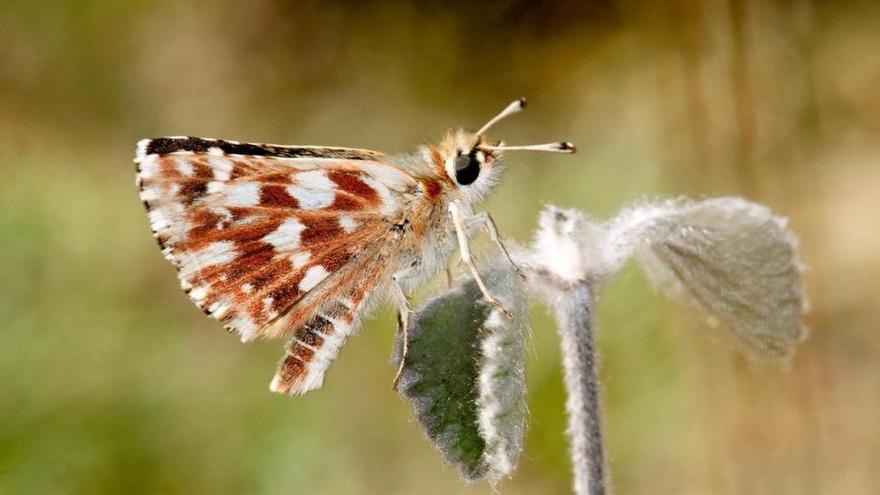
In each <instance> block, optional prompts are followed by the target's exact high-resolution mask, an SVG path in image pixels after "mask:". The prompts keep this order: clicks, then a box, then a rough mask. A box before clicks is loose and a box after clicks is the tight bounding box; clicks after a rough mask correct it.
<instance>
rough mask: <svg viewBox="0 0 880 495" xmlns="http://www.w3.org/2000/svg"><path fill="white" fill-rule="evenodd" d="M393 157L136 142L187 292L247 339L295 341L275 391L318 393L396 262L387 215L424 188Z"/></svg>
mask: <svg viewBox="0 0 880 495" xmlns="http://www.w3.org/2000/svg"><path fill="white" fill-rule="evenodd" d="M386 160H387V159H386V158H384V155H381V154H379V153H376V152H371V151H366V150H353V149H347V148H317V147H284V146H275V145H258V144H248V143H235V142H231V141H222V140H208V139H199V138H161V139H155V140H145V141H142V142H141V143H139V145H138V155H137V158H136V159H135V161H136V163H137V165H138V173H137V183H138V185H139V187H140V190H141V192H140V195H141V199H142V200H143V201H144V204H145V206H146V208H147V211H148V214H149V217H150V224H151V227H152V229H153V232H154V235H155V237H156V238H157V240H158V241H159V244H160V246H161V247H162V252H163V254H164V255H165V257H166V258H167V259H168V260H169V261H171V262H172V263H173V264H174V265H175V266H176V267H177V270H178V276H179V278H180V281H181V285H182V287H183V288H184V290H186V291H187V293H188V294H189V296H190V298H191V299H192V300H193V301H194V302H195V303H196V304H197V305H198V306H199V307H200V308H201V309H202V310H204V311H205V312H206V313H207V314H209V315H211V316H212V317H214V318H216V319H218V320H220V321H222V322H223V323H224V325H225V326H226V328H227V329H229V330H231V331H235V332H236V333H238V334H239V335H240V336H241V339H242V340H243V341H248V340H252V339H255V338H261V337H262V338H279V337H290V339H291V340H290V342H289V343H288V346H287V354H286V357H285V359H284V361H282V369H281V370H280V371H279V375H278V376H276V380H274V381H273V385H272V388H273V390H277V391H285V392H290V393H295V392H305V391H307V390H311V389H314V388H318V387H319V386H320V384H321V380H322V378H323V373H324V370H325V369H326V368H327V367H328V366H329V364H330V362H331V361H332V359H333V358H334V357H335V356H336V354H337V353H338V350H339V348H340V347H341V345H342V343H343V341H344V340H345V338H346V337H347V336H348V335H350V334H351V333H353V332H354V330H355V329H356V325H357V315H358V313H359V312H360V311H361V310H362V309H363V307H364V305H365V304H366V300H367V297H368V295H369V294H370V292H371V289H373V288H374V287H375V286H376V285H377V284H380V283H381V282H382V281H383V280H385V279H387V276H388V275H390V271H391V270H393V269H394V261H395V260H394V259H393V257H390V256H388V251H389V238H388V235H387V234H388V232H389V228H390V225H391V223H390V222H391V221H390V219H391V218H393V217H394V214H395V213H396V212H397V210H398V209H399V204H398V201H397V199H396V198H397V196H398V195H399V193H401V192H404V191H406V190H408V189H410V188H412V187H414V186H415V184H416V183H415V180H414V179H413V178H412V177H411V176H410V175H408V174H406V173H405V172H403V171H402V170H400V169H398V168H396V167H393V166H391V165H389V164H388V163H387V161H386ZM296 365H298V366H296Z"/></svg>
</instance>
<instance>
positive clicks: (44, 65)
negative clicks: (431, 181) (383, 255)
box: [0, 0, 880, 495]
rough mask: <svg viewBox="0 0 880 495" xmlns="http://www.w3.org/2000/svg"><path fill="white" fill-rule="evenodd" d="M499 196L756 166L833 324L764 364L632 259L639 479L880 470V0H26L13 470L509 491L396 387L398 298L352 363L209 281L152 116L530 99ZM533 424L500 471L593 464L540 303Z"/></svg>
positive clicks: (456, 110) (499, 202)
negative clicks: (581, 441)
mask: <svg viewBox="0 0 880 495" xmlns="http://www.w3.org/2000/svg"><path fill="white" fill-rule="evenodd" d="M519 96H527V97H529V98H530V108H529V110H528V111H527V112H526V113H525V114H523V115H521V116H517V117H515V118H513V119H511V120H509V121H508V122H505V123H504V124H503V125H502V126H499V128H498V129H497V130H496V131H495V134H496V135H499V136H500V137H503V138H504V139H506V140H507V141H509V142H514V143H525V142H541V141H548V140H554V139H567V140H571V141H574V142H576V143H577V144H578V145H579V148H580V153H579V154H578V155H576V157H575V158H569V157H558V156H540V155H527V154H520V155H514V156H510V157H509V160H508V165H509V169H508V172H507V176H506V180H505V183H504V184H503V185H502V186H501V187H500V188H499V190H498V192H497V194H496V195H495V196H494V197H493V198H492V199H491V200H490V201H489V202H488V204H487V205H486V208H487V209H489V210H491V211H492V212H493V213H494V215H495V216H496V218H497V219H498V222H499V225H500V228H501V229H502V231H503V232H505V233H506V234H507V235H510V236H512V237H514V238H516V239H518V240H520V241H526V240H528V238H529V236H530V232H531V228H532V226H533V225H534V221H535V216H536V214H537V212H538V211H539V209H540V208H541V205H542V204H543V203H544V202H553V203H556V204H558V205H561V206H567V207H578V208H582V209H584V210H585V211H587V212H590V213H591V214H594V215H596V216H599V217H607V216H609V215H612V214H613V213H614V212H615V211H617V210H618V209H619V208H620V207H621V206H622V205H624V204H626V203H627V202H630V201H633V200H636V199H638V198H640V197H643V196H647V197H655V196H676V195H682V194H683V195H689V196H694V197H700V196H710V195H725V194H727V195H743V196H746V197H747V198H749V199H752V200H756V201H759V202H763V203H766V204H768V205H770V206H771V207H772V208H773V209H774V210H775V211H776V212H778V213H779V214H781V215H784V216H787V217H789V218H790V222H791V226H792V227H793V228H794V229H795V230H796V231H797V232H798V233H799V235H800V237H801V241H802V246H803V251H804V256H805V258H806V261H807V263H808V265H809V272H808V274H807V286H808V290H809V295H810V299H811V301H812V310H811V312H810V314H809V315H808V317H807V323H808V325H809V327H810V329H811V334H812V335H811V337H810V338H809V340H807V341H806V342H805V343H804V344H803V345H802V346H801V348H800V349H799V352H798V355H797V356H796V359H795V360H794V362H793V365H792V366H791V369H790V370H789V371H787V372H786V371H781V370H777V369H775V368H773V367H764V366H754V365H750V364H749V363H748V362H746V361H745V360H744V359H743V358H742V357H740V356H739V355H737V354H736V353H734V352H733V351H732V350H731V349H730V348H729V347H727V346H725V345H723V344H722V343H721V340H722V339H718V338H713V333H714V332H713V331H711V330H710V329H709V328H707V327H706V325H705V324H704V322H703V321H701V320H700V319H699V318H697V317H695V316H693V315H692V314H691V313H689V312H688V311H686V310H685V309H683V308H682V307H681V306H679V305H677V304H674V303H671V302H670V301H667V300H665V299H664V298H663V297H662V296H661V295H659V294H657V293H656V292H655V291H654V290H653V289H652V288H651V287H650V286H649V284H648V283H647V282H646V280H645V278H644V277H643V276H642V274H641V273H640V272H639V271H638V270H637V269H636V268H634V267H630V268H628V269H627V270H626V271H625V272H624V273H623V275H622V276H620V277H619V278H618V279H617V280H616V281H615V282H614V283H612V284H611V286H610V287H608V289H607V291H606V292H605V295H604V297H603V298H602V300H601V302H600V311H599V313H600V314H599V320H600V326H601V331H602V335H601V338H600V342H599V345H600V348H601V351H602V358H603V360H602V366H603V369H602V375H603V386H604V390H603V392H604V397H605V406H606V417H607V424H606V431H607V438H608V448H609V451H610V460H611V470H612V481H613V485H614V487H615V489H616V490H615V491H616V492H617V493H620V494H640V493H644V494H648V493H652V494H654V493H676V494H707V493H712V494H829V493H834V494H874V493H878V491H880V366H878V360H880V323H878V321H880V320H878V314H877V312H878V309H877V303H878V300H880V298H878V291H877V288H876V287H877V281H878V280H880V263H878V262H877V253H878V250H880V232H878V231H880V229H878V226H877V222H878V219H880V214H878V211H880V198H878V196H880V166H878V164H880V4H878V3H877V2H876V1H863V2H809V1H796V0H792V1H786V2H770V1H758V0H753V1H747V2H737V1H723V0H717V1H716V0H713V1H707V2H690V1H687V0H681V1H679V0H668V1H662V0H661V1H652V2H634V1H616V2H574V1H572V2H563V3H560V4H556V5H541V6H539V5H537V4H535V3H531V2H525V1H502V2H475V3H469V4H467V5H464V4H463V5H460V6H455V7H453V6H448V5H446V4H444V3H442V2H436V1H429V2H416V1H412V2H395V3H393V4H391V3H389V4H384V3H372V2H352V3H350V4H345V3H332V2H302V3H299V2H292V3H289V4H287V3H283V2H273V1H268V0H258V1H251V2H242V3H240V4H237V3H233V2H228V1H223V2H177V1H136V2H112V1H108V0H103V1H100V0H79V1H64V0H46V1H42V2H31V1H24V0H4V2H3V3H2V5H0V171H2V182H0V280H2V284H0V287H2V288H0V328H2V332H0V339H2V340H0V493H4V494H5V493H10V494H31V493H53V494H64V493H71V494H75V493H90V494H91V493H114V494H115V493H181V494H197V493H205V494H208V493H211V494H214V493H279V494H280V493H284V494H291V493H292V494H299V493H303V494H305V493H309V494H334V493H375V494H394V493H419V494H421V495H430V494H441V493H443V494H449V493H492V491H491V489H490V488H489V487H488V486H487V485H485V484H476V485H473V486H470V487H468V486H465V485H464V484H463V483H462V482H460V481H459V479H458V478H457V475H456V473H455V471H454V470H453V469H452V468H450V467H448V466H444V465H443V463H442V462H441V460H440V457H439V456H438V454H437V452H436V451H435V450H434V448H433V447H432V446H431V445H430V444H429V443H428V441H427V440H426V439H425V437H424V436H423V435H422V433H421V432H420V431H419V430H418V427H417V426H416V425H415V424H414V422H413V420H412V419H411V417H410V413H409V410H408V406H407V405H406V404H405V403H404V402H403V401H402V400H401V399H400V398H399V397H398V396H397V395H396V394H395V393H394V392H392V390H391V389H390V383H391V378H392V375H393V368H392V366H391V365H390V363H389V357H390V353H391V342H392V339H393V328H394V327H393V324H392V319H391V315H390V313H389V311H388V310H387V309H383V310H382V311H380V312H379V313H378V314H377V315H375V316H374V317H372V318H371V319H370V321H369V323H368V324H367V325H366V326H365V328H364V329H363V331H362V332H361V334H360V335H359V336H357V337H355V338H354V339H352V340H351V341H350V342H349V344H348V346H347V347H346V348H345V350H344V351H343V353H342V355H341V357H340V359H339V360H338V362H337V363H336V364H335V365H334V366H333V367H332V368H331V369H330V371H329V373H328V376H327V379H326V381H325V388H324V389H323V390H321V391H320V392H317V393H312V394H310V395H308V396H306V397H302V398H297V399H289V398H286V397H282V396H276V395H273V394H270V393H269V392H268V391H267V388H266V387H267V384H268V381H269V379H270V378H271V375H272V373H273V370H274V365H275V362H276V359H277V358H278V356H279V351H280V348H279V346H278V345H277V344H274V343H262V344H252V345H241V344H239V343H238V341H237V339H236V338H235V337H234V336H232V335H227V334H225V333H224V332H223V331H222V330H221V329H220V326H219V325H218V324H216V323H215V322H213V321H210V320H209V319H207V318H205V317H204V316H203V315H202V314H201V312H200V311H199V310H197V309H196V308H195V307H194V306H193V305H192V304H191V303H190V302H189V301H188V300H187V298H186V297H184V295H183V293H182V292H181V291H180V290H179V288H178V286H177V281H176V279H175V276H174V272H173V269H172V268H171V267H170V266H169V265H168V264H167V263H166V262H165V261H164V260H163V259H162V257H161V255H160V253H159V250H158V249H157V248H156V245H155V242H154V241H153V240H152V239H151V237H150V232H149V229H148V226H147V221H146V216H145V214H144V212H143V211H142V205H141V203H140V201H139V200H138V197H137V194H136V191H135V188H134V167H133V165H132V163H131V159H132V156H133V153H134V144H135V142H136V141H137V140H138V139H140V138H142V137H147V136H157V135H179V134H185V135H197V136H216V137H227V138H231V139H238V140H254V141H264V142H278V143H291V144H293V143H298V144H326V145H340V146H355V147H366V148H374V149H378V150H384V151H409V150H411V149H413V147H414V146H415V145H416V144H418V143H420V142H424V141H425V140H431V139H436V138H437V137H438V136H439V135H440V134H441V133H442V132H443V131H444V130H446V128H448V127H450V126H453V125H464V126H469V127H472V128H473V127H476V126H478V125H480V124H481V123H483V122H484V121H485V120H486V119H487V118H488V117H489V116H491V115H492V114H493V113H494V112H495V111H497V110H499V109H500V108H502V107H503V106H504V105H505V104H506V103H508V101H510V100H511V99H513V98H516V97H519ZM534 333H535V337H534V352H530V362H529V366H530V368H529V387H530V404H531V419H530V430H529V434H528V438H527V443H526V451H525V454H524V456H523V459H522V462H521V464H520V467H519V470H518V471H517V473H516V476H515V477H514V479H512V480H510V481H507V482H506V483H504V484H503V485H502V487H501V491H502V492H503V493H509V494H526V493H529V494H534V493H565V492H567V491H568V489H569V488H568V487H569V465H568V460H567V457H566V453H565V448H566V446H565V441H564V438H563V436H562V430H563V427H564V415H563V393H562V385H561V378H560V369H559V368H560V365H559V354H558V343H557V340H556V337H555V332H554V330H553V327H552V326H551V325H549V323H548V320H547V318H546V315H545V314H544V313H542V312H541V311H540V310H539V311H536V314H535V318H534Z"/></svg>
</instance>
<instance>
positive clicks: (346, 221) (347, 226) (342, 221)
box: [339, 215, 360, 234]
mask: <svg viewBox="0 0 880 495" xmlns="http://www.w3.org/2000/svg"><path fill="white" fill-rule="evenodd" d="M358 225H360V224H358V222H357V220H355V219H354V218H351V217H350V216H348V215H342V216H340V217H339V226H340V227H342V230H344V231H345V233H346V234H351V233H352V232H354V231H355V229H357V228H358Z"/></svg>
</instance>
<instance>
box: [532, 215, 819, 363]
mask: <svg viewBox="0 0 880 495" xmlns="http://www.w3.org/2000/svg"><path fill="white" fill-rule="evenodd" d="M535 248H536V249H535V253H536V254H535V255H533V258H534V259H536V260H538V261H536V264H539V265H541V266H543V267H544V268H545V269H547V270H548V271H550V272H551V273H553V274H554V275H555V276H556V277H557V278H559V279H560V280H566V281H574V280H591V281H597V282H602V281H604V280H607V279H608V278H610V277H611V276H612V275H613V274H614V273H616V272H617V271H618V270H619V269H620V268H621V267H622V266H623V265H624V263H626V261H627V260H628V259H630V258H632V257H635V258H636V259H638V260H639V261H640V262H641V264H642V266H643V267H644V268H645V270H646V271H647V273H648V275H649V277H650V278H651V279H652V280H653V281H654V282H655V283H658V284H659V285H661V286H662V287H664V288H665V289H667V290H668V292H669V293H670V294H672V295H676V296H682V297H683V298H684V299H686V300H688V301H690V302H692V303H693V304H694V305H695V306H696V307H698V308H700V309H702V310H704V311H705V312H707V313H708V314H709V316H710V319H709V321H710V322H712V323H715V322H717V323H719V324H723V325H724V326H725V327H726V328H728V329H729V330H731V332H730V334H731V335H732V336H733V337H734V340H735V342H737V343H739V344H740V345H741V347H742V348H743V349H744V350H746V351H749V352H750V353H751V354H758V355H761V356H765V357H781V358H784V357H788V356H790V355H791V354H792V353H793V351H794V347H795V345H797V343H798V342H800V341H801V340H802V339H803V337H804V334H805V331H804V329H803V327H802V325H801V315H802V313H803V311H804V307H805V305H806V304H805V302H804V299H803V296H802V294H801V271H802V264H801V261H800V257H799V253H798V249H797V241H796V239H795V238H794V236H793V234H791V232H790V231H789V230H788V229H787V228H786V222H785V220H784V219H782V218H779V217H777V216H775V215H773V212H771V211H770V210H769V209H768V208H766V207H764V206H761V205H758V204H755V203H751V202H749V201H745V200H743V199H740V198H714V199H708V200H703V201H683V200H677V201H664V202H659V203H643V204H639V205H636V206H632V207H630V208H627V209H625V210H623V211H622V212H621V213H620V214H619V215H618V216H617V217H615V218H614V219H612V220H611V221H609V222H606V223H600V222H596V221H593V220H592V219H590V218H589V217H587V216H585V215H583V214H581V213H580V212H578V211H576V210H562V209H558V208H555V207H552V206H551V207H548V208H546V209H545V211H544V212H542V214H541V218H540V221H539V230H538V234H537V236H536V242H535Z"/></svg>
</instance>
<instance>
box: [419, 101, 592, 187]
mask: <svg viewBox="0 0 880 495" xmlns="http://www.w3.org/2000/svg"><path fill="white" fill-rule="evenodd" d="M525 105H526V100H525V98H520V99H519V100H516V101H514V102H513V103H511V104H510V105H508V106H507V108H505V109H504V110H503V111H501V113H499V114H498V115H496V116H495V117H494V118H492V120H490V121H489V122H487V123H486V125H484V126H483V127H481V128H480V129H479V130H478V131H476V132H468V131H465V130H456V131H453V132H451V133H450V134H449V135H447V136H446V138H445V139H444V140H443V141H442V142H441V143H440V144H439V145H438V146H437V147H436V152H437V153H438V154H439V158H440V160H442V164H443V170H444V172H445V173H446V175H447V176H448V177H449V179H451V180H452V182H453V183H454V185H455V188H456V189H457V190H458V192H459V194H458V195H459V196H460V197H461V198H462V199H464V200H465V201H467V202H469V203H475V202H477V201H479V200H480V199H482V198H483V197H484V196H485V195H486V194H488V193H489V192H490V191H491V190H492V189H493V188H494V187H495V186H496V185H497V184H498V182H499V181H500V179H501V171H502V169H503V167H502V166H501V162H500V160H499V159H500V157H501V155H502V154H503V153H504V152H505V151H513V150H532V151H550V152H556V153H574V152H575V147H574V145H572V144H571V143H565V142H559V143H548V144H535V145H528V146H506V145H505V144H504V143H503V142H501V141H491V140H489V139H487V138H486V135H485V133H486V131H487V130H488V129H489V128H490V127H492V126H493V125H495V124H496V123H497V122H498V121H500V120H501V119H504V118H505V117H508V116H510V115H513V114H515V113H517V112H519V111H521V110H522V109H523V108H525Z"/></svg>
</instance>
